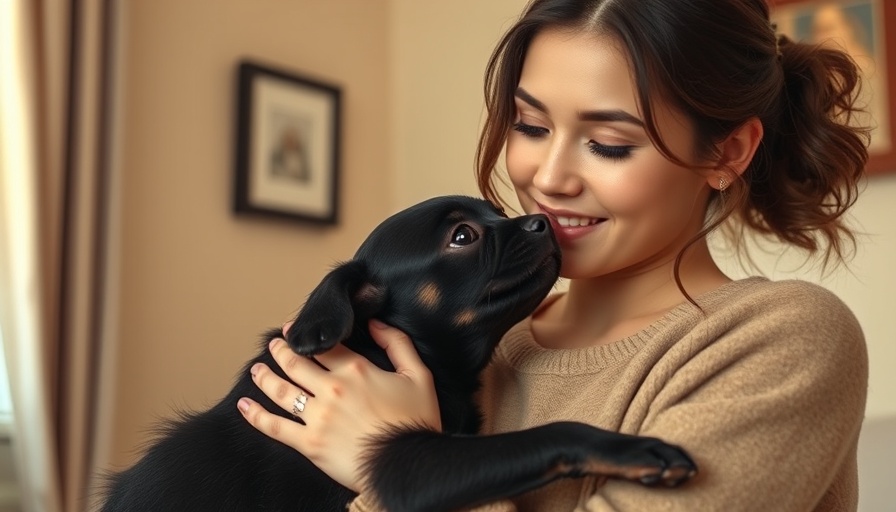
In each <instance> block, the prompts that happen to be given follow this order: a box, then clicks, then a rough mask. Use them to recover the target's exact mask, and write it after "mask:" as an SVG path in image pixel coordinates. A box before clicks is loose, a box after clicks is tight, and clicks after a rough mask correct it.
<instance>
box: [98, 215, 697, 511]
mask: <svg viewBox="0 0 896 512" xmlns="http://www.w3.org/2000/svg"><path fill="white" fill-rule="evenodd" d="M559 267H560V255H559V250H558V248H557V245H556V242H555V240H554V237H553V234H552V233H551V230H550V225H549V223H548V222H547V219H545V218H544V217H543V216H540V215H531V216H525V217H519V218H515V219H508V218H506V217H505V216H504V215H503V214H502V213H501V212H500V211H498V210H497V209H496V208H495V207H494V206H493V205H491V204H490V203H488V202H486V201H482V200H478V199H472V198H467V197H441V198H435V199H431V200H429V201H426V202H424V203H421V204H419V205H417V206H414V207H411V208H409V209H407V210H404V211H402V212H399V213H397V214H396V215H394V216H392V217H390V218H389V219H387V220H386V221H384V222H383V223H382V224H380V226H378V227H377V228H376V229H375V230H374V231H373V233H371V235H370V236H369V237H368V239H367V240H366V241H365V242H364V243H363V244H362V246H361V247H360V249H359V250H358V252H357V254H356V255H355V257H354V259H352V260H351V261H349V262H347V263H344V264H342V265H340V266H338V267H336V268H335V269H334V270H333V271H332V272H330V273H329V274H328V275H327V276H326V277H325V278H324V280H323V282H321V284H320V285H319V286H318V287H317V288H316V289H315V290H314V291H313V292H312V293H311V295H310V296H309V298H308V300H307V302H306V304H305V306H304V307H303V309H302V311H301V312H300V313H299V315H298V317H297V319H296V322H295V324H294V325H293V327H292V328H291V330H290V331H289V333H288V336H287V341H288V343H289V344H290V346H291V347H292V348H293V349H294V350H295V351H296V352H298V353H300V354H306V355H311V354H315V353H320V352H323V351H325V350H327V349H329V348H331V347H332V346H334V345H335V344H336V343H338V342H340V341H341V342H343V343H344V344H345V345H346V346H348V347H349V348H351V349H352V350H355V351H356V352H358V353H360V354H362V355H364V356H365V357H367V358H369V359H370V360H371V361H373V362H374V363H375V364H376V365H378V366H380V367H381V368H384V369H390V370H391V369H393V368H392V366H391V364H390V362H389V360H388V358H387V357H386V355H385V353H384V352H383V350H382V349H380V348H379V347H378V346H377V345H376V343H375V342H374V341H373V340H372V338H371V337H370V335H369V333H368V332H367V321H368V320H369V319H370V318H372V317H376V318H378V319H381V320H382V321H384V322H386V323H388V324H390V325H394V326H396V327H398V328H400V329H401V330H402V331H404V332H406V333H407V334H408V335H409V336H410V338H411V339H412V340H413V341H414V343H415V345H416V348H417V350H418V352H419V353H420V357H421V358H422V360H423V362H424V363H426V365H427V366H428V367H429V368H430V370H431V371H432V374H433V378H434V382H435V385H436V390H437V394H438V399H439V407H440V410H441V416H442V426H443V429H444V432H443V433H436V432H430V431H415V430H407V429H405V430H396V431H394V432H390V433H387V434H384V435H383V437H382V438H381V439H378V440H377V441H376V442H375V444H374V449H373V452H372V454H371V457H370V462H369V464H370V466H371V470H372V474H373V475H374V476H373V479H372V482H371V484H372V487H373V489H374V492H375V494H376V496H377V498H378V499H379V500H380V502H381V504H382V505H383V506H384V507H385V508H386V509H387V510H390V511H402V512H404V511H426V512H432V511H438V510H452V509H455V508H459V507H464V506H471V505H475V504H478V503H483V502H487V501H491V500H496V499H499V498H503V497H509V496H514V495H517V494H519V493H521V492H523V491H526V490H529V489H532V488H535V487H538V486H540V485H543V484H545V483H547V482H549V481H551V480H553V479H556V478H561V477H576V476H582V475H584V474H589V473H597V474H602V475H608V476H615V477H622V478H629V479H633V480H639V481H641V482H643V483H646V484H654V483H664V484H666V485H677V484H679V483H681V482H683V481H684V480H686V479H687V478H689V477H690V476H691V475H693V474H694V472H695V471H696V468H695V466H694V464H693V462H691V460H690V459H689V458H688V456H687V455H686V454H685V453H683V452H682V451H681V450H680V449H678V448H676V447H673V446H670V445H668V444H665V443H663V442H661V441H659V440H656V439H651V438H642V437H634V436H626V435H622V434H617V433H613V432H607V431H604V430H599V429H596V428H593V427H590V426H586V425H582V424H578V423H554V424H549V425H545V426H542V427H538V428H535V429H530V430H525V431H521V432H514V433H509V434H501V435H496V436H474V435H472V434H475V433H476V432H477V430H478V428H479V425H480V416H479V412H478V410H477V408H476V406H475V404H474V401H473V394H474V392H475V391H476V390H477V389H478V387H479V377H478V375H479V372H480V371H481V370H482V369H483V368H484V367H485V365H486V364H487V363H488V361H489V358H490V357H491V353H492V350H493V349H494V347H495V345H496V344H497V343H498V340H499V339H500V338H501V336H502V335H503V334H504V333H505V332H506V331H507V330H508V329H509V328H510V327H511V326H513V325H514V324H515V323H517V322H519V321H520V320H522V319H523V318H524V317H525V316H526V315H528V314H530V313H531V312H532V311H533V310H534V308H535V307H536V306H537V305H538V304H539V303H540V301H541V300H542V299H543V298H544V297H545V295H546V294H547V293H548V292H549V291H550V289H551V287H552V286H553V284H554V282H555V281H556V279H557V275H558V272H559ZM275 336H279V331H277V330H273V331H271V332H269V333H268V334H267V335H266V336H265V339H264V342H265V348H263V349H262V350H261V353H260V354H259V355H258V356H257V357H256V358H255V359H253V360H252V361H251V362H250V363H249V364H248V365H247V366H246V368H244V370H243V372H242V373H241V374H240V376H239V377H238V379H237V382H236V385H235V386H234V388H233V390H232V391H231V392H230V393H229V394H228V395H227V396H226V397H225V398H224V399H223V400H222V401H221V402H220V403H218V404H217V405H215V406H214V407H213V408H211V409H210V410H208V411H206V412H202V413H197V414H189V415H187V416H186V417H184V418H182V419H181V420H179V421H177V422H173V423H171V424H169V425H168V426H166V427H165V428H164V432H163V433H162V436H161V438H160V439H159V440H158V441H156V442H155V444H153V445H152V446H151V447H150V448H149V449H148V451H147V452H146V454H145V455H144V457H143V458H142V459H141V460H140V461H139V462H137V463H136V464H135V465H134V466H133V467H131V468H130V469H128V470H126V471H124V472H122V473H119V474H118V475H115V476H113V477H112V479H111V481H110V485H109V486H108V489H107V495H106V499H107V500H106V503H105V506H104V507H103V509H102V510H103V511H106V512H110V511H127V512H141V511H153V512H160V511H175V510H178V511H180V510H182V511H190V512H197V511H199V512H201V511H215V512H221V511H239V512H244V511H251V510H259V511H261V510H263V511H297V510H304V511H326V510H344V507H345V505H346V503H347V502H349V501H350V500H351V499H352V497H353V493H352V492H351V491H349V490H348V489H346V488H344V487H342V486H340V485H339V484H337V483H335V482H333V481H332V480H331V479H329V478H328V477H327V476H326V475H325V474H324V473H322V472H321V471H320V470H318V469H317V468H316V467H315V466H314V465H313V464H311V463H310V462H309V461H308V460H307V459H305V458H304V457H302V456H301V455H300V454H299V453H297V452H296V451H294V450H293V449H291V448H288V447H286V446H284V445H282V444H280V443H278V442H276V441H273V440H271V439H269V438H268V437H266V436H265V435H263V434H261V433H259V432H257V431H256V430H255V429H254V428H253V427H252V426H251V425H249V423H248V422H247V421H246V420H245V419H244V418H243V417H242V416H241V415H240V413H239V412H238V411H237V407H236V402H237V400H238V399H239V397H241V396H249V397H252V398H253V399H254V400H256V401H258V402H260V403H261V404H263V405H264V406H265V407H266V408H267V409H268V410H271V411H279V413H280V414H282V415H283V416H284V417H289V414H288V413H287V412H285V411H283V410H282V409H280V408H279V407H278V406H276V405H275V404H274V403H273V402H272V401H271V400H269V399H268V398H267V397H266V396H264V395H263V394H262V393H261V392H260V391H259V390H258V388H257V387H256V386H255V384H253V382H252V380H251V378H250V376H249V372H248V369H249V368H250V367H251V366H252V364H254V363H255V362H258V361H263V362H265V363H267V364H268V365H269V366H270V367H271V368H277V365H276V364H275V363H274V361H273V359H272V358H271V356H270V354H269V353H268V351H267V349H266V344H267V342H268V341H269V340H270V339H272V338H273V337H275ZM278 371H279V370H278ZM282 375H283V374H282V372H281V376H282Z"/></svg>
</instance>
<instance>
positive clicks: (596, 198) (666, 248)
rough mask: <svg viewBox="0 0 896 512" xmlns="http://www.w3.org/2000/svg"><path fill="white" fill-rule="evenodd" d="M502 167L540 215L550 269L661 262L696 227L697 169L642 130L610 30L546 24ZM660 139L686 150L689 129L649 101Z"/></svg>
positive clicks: (701, 200) (619, 269) (597, 270)
mask: <svg viewBox="0 0 896 512" xmlns="http://www.w3.org/2000/svg"><path fill="white" fill-rule="evenodd" d="M515 101H516V109H517V113H516V119H515V124H514V129H513V130H511V133H510V134H509V137H508V140H507V171H508V174H509V176H510V179H511V181H512V183H513V185H514V187H515V189H516V191H517V195H518V197H519V200H520V203H521V204H522V206H523V208H524V209H525V211H526V212H527V213H545V214H547V216H548V217H549V218H550V219H551V223H552V225H553V228H554V231H555V234H556V236H557V240H558V242H559V243H560V246H561V247H562V250H563V267H562V271H561V274H562V275H563V276H564V277H567V278H573V279H575V278H592V277H600V276H607V275H611V274H616V275H626V274H640V273H643V272H646V271H650V270H653V269H656V268H659V267H663V266H666V265H669V264H671V263H672V262H673V261H674V259H675V257H676V255H677V254H678V252H679V251H680V250H681V248H682V247H683V246H684V245H685V243H686V242H687V241H688V240H689V239H690V238H691V237H692V236H693V235H695V234H696V233H697V232H699V230H700V229H701V227H702V224H703V218H704V212H705V209H706V204H707V200H708V197H709V187H708V184H707V178H706V177H704V176H702V175H701V173H698V172H695V171H694V170H692V169H689V168H686V167H681V166H679V165H677V164H674V163H672V162H670V161H669V160H668V159H667V158H665V157H664V156H663V155H662V154H661V153H660V151H659V150H658V149H656V148H655V147H654V146H653V144H652V143H651V142H650V139H649V137H648V136H647V132H646V131H645V128H644V123H643V120H642V117H641V114H640V112H639V108H638V101H637V100H636V96H635V88H634V85H633V83H632V79H631V72H630V66H629V63H628V60H627V59H626V58H625V56H624V54H623V53H622V50H621V49H620V46H618V45H617V44H616V41H615V39H613V38H611V37H609V36H595V35H592V34H586V33H583V32H578V31H568V30H558V29H555V30H546V31H543V32H542V33H540V34H539V35H538V36H536V37H535V39H534V40H533V41H532V43H531V45H530V47H529V51H528V53H527V55H526V59H525V62H524V65H523V70H522V76H521V77H520V82H519V87H518V89H517V93H516V98H515ZM653 108H654V111H655V116H656V121H657V126H658V129H659V131H660V134H661V136H662V138H663V140H664V142H665V143H666V145H667V146H668V148H669V149H670V150H671V151H672V152H673V153H674V154H675V155H676V156H678V157H679V158H680V159H682V160H684V161H690V160H691V155H692V154H693V147H694V140H693V136H694V135H693V129H692V128H691V126H690V124H689V122H688V121H687V120H686V118H685V117H684V116H683V115H680V114H676V113H675V112H673V111H672V110H671V109H669V108H667V107H666V106H664V105H663V104H662V103H661V102H659V101H653Z"/></svg>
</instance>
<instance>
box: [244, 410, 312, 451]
mask: <svg viewBox="0 0 896 512" xmlns="http://www.w3.org/2000/svg"><path fill="white" fill-rule="evenodd" d="M237 408H239V411H240V413H242V415H243V417H244V418H246V420H247V421H248V422H249V424H250V425H252V426H253V427H255V428H256V429H257V430H258V431H259V432H261V433H263V434H264V435H266V436H268V437H271V438H273V439H276V440H277V441H280V442H281V443H283V444H285V445H287V446H290V447H292V448H293V449H295V450H299V451H301V446H299V445H300V441H301V439H302V435H301V432H300V429H301V428H302V424H301V423H298V422H295V421H290V420H288V419H286V418H284V417H282V416H278V415H276V414H274V413H272V412H270V411H268V410H267V409H265V408H264V407H262V406H261V404H259V403H258V402H256V401H254V400H251V399H249V398H245V397H244V398H240V399H239V401H238V402H237Z"/></svg>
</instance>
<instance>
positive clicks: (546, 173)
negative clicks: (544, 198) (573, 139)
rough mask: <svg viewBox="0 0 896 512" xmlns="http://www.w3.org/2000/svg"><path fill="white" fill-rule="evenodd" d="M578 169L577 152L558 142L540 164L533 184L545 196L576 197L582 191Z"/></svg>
mask: <svg viewBox="0 0 896 512" xmlns="http://www.w3.org/2000/svg"><path fill="white" fill-rule="evenodd" d="M577 167H578V165H577V162H576V156H575V150H574V149H572V148H568V147H566V144H564V143H563V142H562V141H557V142H556V143H555V144H552V145H551V148H550V150H549V151H548V152H547V154H546V155H545V158H544V160H543V161H542V162H541V163H540V164H539V166H538V169H537V170H536V171H535V176H534V177H533V179H532V183H533V185H535V187H536V188H537V189H538V190H539V191H540V192H541V193H543V194H545V195H566V196H576V195H578V194H579V193H580V192H581V191H582V183H581V180H580V179H579V174H578V172H577Z"/></svg>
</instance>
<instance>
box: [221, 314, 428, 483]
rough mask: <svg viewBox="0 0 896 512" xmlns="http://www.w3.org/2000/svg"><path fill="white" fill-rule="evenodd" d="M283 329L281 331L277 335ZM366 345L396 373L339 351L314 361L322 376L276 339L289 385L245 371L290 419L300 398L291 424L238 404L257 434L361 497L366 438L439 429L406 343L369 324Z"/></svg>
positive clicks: (260, 367)
mask: <svg viewBox="0 0 896 512" xmlns="http://www.w3.org/2000/svg"><path fill="white" fill-rule="evenodd" d="M288 329H289V324H287V325H286V326H284V328H283V332H286V331H287V330H288ZM370 333H371V335H372V336H373V339H374V340H376V342H377V343H378V344H379V345H380V346H381V347H382V348H383V349H384V350H385V351H386V354H387V355H388V356H389V360H390V361H392V364H393V366H395V372H394V373H393V372H387V371H383V370H381V369H380V368H378V367H377V366H376V365H374V364H373V363H371V362H370V361H368V360H367V359H365V358H364V357H362V356H360V355H358V354H356V353H355V352H352V351H351V350H350V349H348V348H346V347H344V346H343V345H341V344H339V345H336V347H334V348H333V349H331V350H330V351H328V352H326V353H324V354H320V355H318V356H315V359H316V360H317V361H318V362H319V363H320V364H321V365H323V366H324V368H321V367H320V366H318V365H317V364H315V362H314V361H312V360H311V359H309V358H307V357H303V356H300V355H297V354H296V353H295V352H293V351H292V350H291V349H290V348H289V347H288V346H287V345H286V342H285V341H284V340H283V339H279V338H278V339H276V340H274V341H272V342H271V345H270V350H271V354H272V355H273V356H274V359H275V360H276V361H277V364H278V365H279V366H280V367H281V368H282V369H283V371H284V372H285V373H286V375H287V376H289V378H290V379H292V381H293V382H295V383H296V384H297V385H298V386H299V387H297V386H296V385H294V384H293V383H292V382H289V381H287V380H284V379H282V378H280V377H279V376H278V375H277V374H275V373H274V372H273V371H271V369H270V368H268V367H267V366H266V365H264V364H262V363H259V364H257V365H255V366H254V367H253V368H252V377H253V380H254V381H255V384H256V385H257V386H258V387H259V388H260V389H261V390H262V392H264V394H265V395H267V396H268V397H269V398H270V399H271V400H273V401H274V402H275V403H276V404H277V405H279V406H280V407H282V408H283V409H285V410H287V411H289V412H291V413H294V408H293V407H294V401H295V400H296V398H297V397H300V396H301V395H302V394H303V392H304V394H306V395H307V397H308V398H307V403H306V404H305V406H304V410H302V411H301V412H299V413H298V417H299V418H301V420H302V421H303V422H304V423H305V424H304V425H303V424H302V423H300V422H298V421H291V420H288V419H286V418H283V417H281V416H277V415H275V414H272V413H271V412H269V411H267V410H265V409H264V408H263V407H262V406H261V405H260V404H258V403H257V402H255V401H253V400H250V399H248V398H241V399H240V401H239V404H238V406H239V409H240V411H241V412H242V413H243V416H245V417H246V419H247V420H248V421H249V423H251V424H252V426H254V427H255V428H257V429H258V430H260V431H261V432H262V433H264V434H266V435H268V436H270V437H272V438H274V439H276V440H278V441H280V442H282V443H284V444H286V445H288V446H291V447H292V448H294V449H296V450H298V451H299V452H301V453H302V454H303V455H305V456H306V457H308V458H309V459H310V460H311V461H312V462H313V463H314V464H315V465H316V466H317V467H319V468H320V469H321V470H323V471H324V472H325V473H327V474H328V475H330V477H331V478H333V479H334V480H336V481H337V482H339V483H340V484H342V485H344V486H346V487H348V488H349V489H352V490H354V491H355V492H360V491H361V490H362V487H363V486H364V475H363V474H361V472H362V469H363V468H362V467H361V463H362V461H363V456H364V455H365V451H366V449H367V447H368V445H367V442H368V440H369V439H370V437H371V436H373V435H376V434H378V433H380V432H382V431H383V430H384V429H385V428H388V426H390V425H400V424H417V425H422V426H425V427H429V428H432V429H433V430H440V429H441V418H440V416H439V406H438V402H437V400H436V393H435V388H434V387H433V382H432V375H431V373H430V372H429V369H428V368H426V366H424V365H423V362H422V361H420V357H419V356H418V355H417V351H416V349H415V348H414V345H413V344H412V343H411V340H410V339H409V338H408V337H407V335H405V334H404V333H402V332H401V331H399V330H398V329H395V328H394V327H390V326H387V325H385V324H383V323H382V322H379V321H377V320H372V321H371V322H370Z"/></svg>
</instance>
